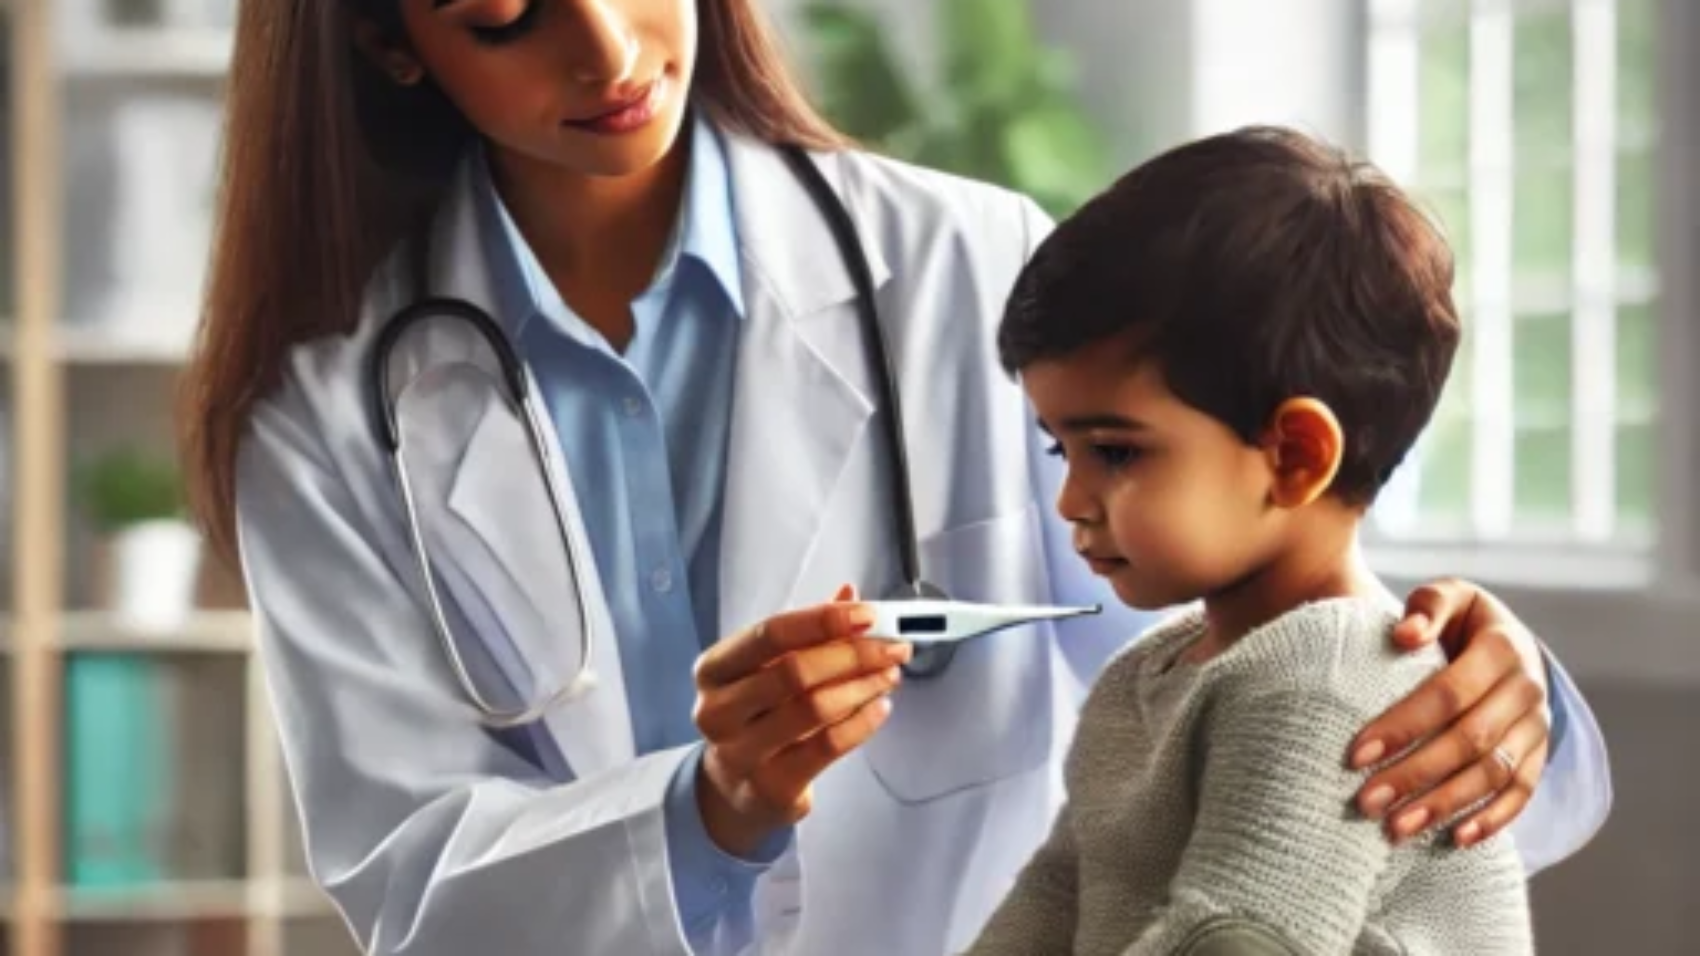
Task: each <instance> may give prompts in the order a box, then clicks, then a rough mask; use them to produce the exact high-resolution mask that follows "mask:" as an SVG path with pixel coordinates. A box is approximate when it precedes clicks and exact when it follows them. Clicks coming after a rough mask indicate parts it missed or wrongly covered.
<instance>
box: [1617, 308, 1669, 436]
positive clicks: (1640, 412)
mask: <svg viewBox="0 0 1700 956" xmlns="http://www.w3.org/2000/svg"><path fill="white" fill-rule="evenodd" d="M1656 309H1657V306H1655V305H1653V304H1636V305H1624V306H1619V307H1618V310H1617V337H1616V343H1617V413H1618V416H1619V417H1622V418H1646V417H1648V416H1650V415H1651V414H1652V413H1653V410H1654V409H1655V408H1656V407H1657V406H1658V396H1659V388H1658V384H1657V381H1658V379H1657V376H1658V374H1659V353H1658V335H1657V332H1658V324H1657V323H1658V320H1657V318H1656Z"/></svg>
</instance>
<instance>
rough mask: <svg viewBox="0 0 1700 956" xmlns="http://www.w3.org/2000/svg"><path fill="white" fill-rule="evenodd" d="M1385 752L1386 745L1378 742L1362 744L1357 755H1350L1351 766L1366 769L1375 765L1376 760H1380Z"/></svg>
mask: <svg viewBox="0 0 1700 956" xmlns="http://www.w3.org/2000/svg"><path fill="white" fill-rule="evenodd" d="M1386 752H1387V745H1386V744H1384V743H1382V742H1381V741H1379V740H1372V741H1370V742H1369V743H1367V744H1364V745H1363V746H1362V747H1359V748H1358V750H1357V753H1354V754H1352V766H1354V767H1367V766H1369V765H1370V764H1372V763H1375V762H1376V761H1377V760H1380V759H1381V755H1382V754H1384V753H1386Z"/></svg>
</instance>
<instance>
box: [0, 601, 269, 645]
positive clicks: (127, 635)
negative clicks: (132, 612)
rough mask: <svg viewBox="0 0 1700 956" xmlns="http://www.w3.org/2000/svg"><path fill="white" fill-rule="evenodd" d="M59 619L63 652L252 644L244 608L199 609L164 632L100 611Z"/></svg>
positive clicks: (59, 642) (249, 618)
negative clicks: (134, 626)
mask: <svg viewBox="0 0 1700 956" xmlns="http://www.w3.org/2000/svg"><path fill="white" fill-rule="evenodd" d="M60 622H61V627H60V631H59V637H58V638H57V639H56V640H55V641H54V642H53V644H52V649H53V650H56V651H62V652H77V651H123V652H127V653H167V654H172V653H176V654H181V653H195V654H246V653H248V652H249V651H250V650H251V649H252V648H253V644H254V641H253V616H252V615H251V614H249V613H248V612H247V611H201V612H198V613H196V614H195V615H194V616H193V617H192V618H190V620H189V623H188V624H187V625H185V626H184V627H182V628H179V629H177V630H173V631H169V632H166V633H163V634H143V633H136V632H134V631H130V630H127V629H125V628H124V627H122V626H120V625H119V624H117V623H116V622H114V621H113V619H112V617H111V616H110V615H108V614H106V613H104V612H101V611H70V612H67V613H65V614H64V615H63V616H61V618H60ZM0 633H3V632H0ZM10 652H11V641H10V640H9V639H5V638H0V654H8V653H10Z"/></svg>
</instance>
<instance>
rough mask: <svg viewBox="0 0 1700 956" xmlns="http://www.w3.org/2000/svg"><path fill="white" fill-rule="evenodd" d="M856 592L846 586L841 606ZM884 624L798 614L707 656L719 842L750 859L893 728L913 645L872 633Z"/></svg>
mask: <svg viewBox="0 0 1700 956" xmlns="http://www.w3.org/2000/svg"><path fill="white" fill-rule="evenodd" d="M853 596H854V591H853V589H851V588H849V587H845V588H843V589H841V590H840V591H839V592H838V595H837V597H836V600H837V601H839V602H846V601H849V600H850V599H851V598H852V597H853ZM874 623H875V615H874V614H873V612H872V611H871V610H870V609H868V608H867V607H866V606H863V605H858V604H853V603H838V604H828V605H823V606H820V607H815V608H808V609H805V610H800V611H793V612H791V613H789V614H782V615H779V616H778V617H774V618H771V619H769V620H767V621H765V622H763V623H761V624H758V625H756V626H755V627H752V628H747V629H745V630H744V631H741V632H740V633H738V634H736V635H733V636H732V637H731V638H729V639H727V640H725V641H722V642H720V643H719V644H716V645H715V646H713V647H711V648H709V650H708V651H707V652H706V653H704V654H703V656H702V657H701V658H700V659H699V660H698V662H697V667H696V679H697V688H698V694H699V697H698V703H697V712H696V724H697V727H698V728H700V729H701V731H702V735H703V739H704V740H705V741H706V742H707V744H708V747H707V750H706V752H705V754H704V756H703V772H704V774H705V776H706V777H707V780H708V782H709V786H707V787H703V788H701V789H699V790H698V797H697V799H698V801H699V803H700V806H701V809H702V814H703V823H704V825H705V826H706V827H707V829H708V833H709V835H710V836H712V837H713V838H714V841H715V843H716V844H717V845H719V846H721V847H723V848H725V849H727V850H729V851H731V852H732V853H734V854H735V855H738V856H749V855H750V854H752V853H754V852H755V850H756V848H757V847H758V846H759V845H760V844H761V843H762V842H763V841H764V840H766V839H767V838H768V837H769V836H770V835H772V833H773V832H775V831H777V830H780V829H783V828H784V827H787V826H790V825H792V824H795V823H797V822H799V821H801V820H802V819H803V818H804V817H805V816H807V815H808V812H809V805H810V802H811V801H812V784H813V783H814V779H815V778H816V777H817V776H819V775H820V774H821V772H822V771H824V770H825V769H826V768H827V767H828V766H830V765H831V764H832V763H833V762H834V761H836V760H838V759H839V758H840V757H843V756H844V755H845V754H847V753H849V752H850V751H852V750H854V749H855V748H856V747H858V746H859V745H861V744H862V743H863V742H864V741H866V740H867V739H868V738H869V737H871V736H873V734H874V733H875V732H876V731H878V730H879V728H880V727H881V726H883V725H884V723H885V718H886V716H887V715H888V714H890V713H891V696H890V695H891V692H892V691H894V690H896V689H897V685H898V684H899V683H900V682H901V680H902V671H901V668H902V666H903V665H904V664H907V663H909V659H910V657H911V656H912V650H913V649H912V648H911V647H910V646H909V645H908V644H904V643H894V642H890V641H882V640H877V639H872V638H869V637H866V636H864V635H867V634H868V633H869V631H870V628H871V627H872V626H873V625H874Z"/></svg>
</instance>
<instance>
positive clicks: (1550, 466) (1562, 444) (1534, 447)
mask: <svg viewBox="0 0 1700 956" xmlns="http://www.w3.org/2000/svg"><path fill="white" fill-rule="evenodd" d="M1515 454H1516V456H1517V459H1516V462H1517V464H1516V469H1517V470H1516V476H1517V480H1516V483H1515V488H1516V490H1515V495H1516V502H1515V506H1514V508H1513V511H1514V512H1515V514H1516V516H1517V518H1518V520H1519V521H1527V522H1529V523H1531V524H1536V525H1549V524H1555V523H1559V522H1563V521H1564V520H1566V519H1568V518H1569V517H1570V511H1571V509H1570V429H1569V427H1562V428H1541V429H1530V430H1527V431H1523V430H1519V431H1518V433H1517V441H1516V452H1515Z"/></svg>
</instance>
